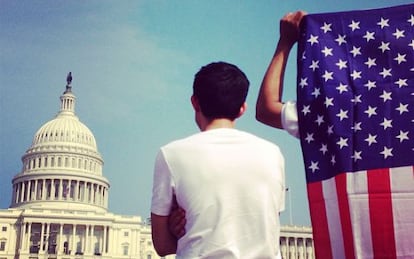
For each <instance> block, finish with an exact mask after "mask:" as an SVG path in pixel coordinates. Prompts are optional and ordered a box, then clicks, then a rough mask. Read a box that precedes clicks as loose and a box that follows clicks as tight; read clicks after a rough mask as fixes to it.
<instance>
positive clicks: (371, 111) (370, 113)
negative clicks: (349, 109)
mask: <svg viewBox="0 0 414 259" xmlns="http://www.w3.org/2000/svg"><path fill="white" fill-rule="evenodd" d="M364 113H366V114H368V118H371V116H373V115H377V107H371V106H369V105H368V109H366V110H365V111H364Z"/></svg>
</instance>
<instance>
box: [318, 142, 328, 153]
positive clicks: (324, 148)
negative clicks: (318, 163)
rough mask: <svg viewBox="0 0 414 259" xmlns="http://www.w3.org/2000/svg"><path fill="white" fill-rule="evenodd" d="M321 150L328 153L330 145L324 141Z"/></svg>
mask: <svg viewBox="0 0 414 259" xmlns="http://www.w3.org/2000/svg"><path fill="white" fill-rule="evenodd" d="M319 151H321V152H322V154H324V155H325V154H326V152H328V145H326V144H323V143H322V146H321V148H320V149H319Z"/></svg>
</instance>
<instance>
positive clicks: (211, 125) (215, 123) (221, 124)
mask: <svg viewBox="0 0 414 259" xmlns="http://www.w3.org/2000/svg"><path fill="white" fill-rule="evenodd" d="M235 124H236V122H235V121H234V120H229V119H213V120H211V121H209V122H208V123H207V124H206V125H205V127H204V128H203V129H201V131H206V130H212V129H219V128H234V127H235Z"/></svg>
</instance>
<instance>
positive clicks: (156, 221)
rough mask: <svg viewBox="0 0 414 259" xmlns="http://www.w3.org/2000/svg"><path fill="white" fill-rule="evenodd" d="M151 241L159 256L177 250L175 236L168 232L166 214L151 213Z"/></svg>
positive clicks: (173, 252)
mask: <svg viewBox="0 0 414 259" xmlns="http://www.w3.org/2000/svg"><path fill="white" fill-rule="evenodd" d="M151 229H152V242H153V244H154V248H155V251H157V253H158V255H159V256H166V255H169V254H175V253H176V252H177V238H176V237H175V236H174V235H173V234H172V233H171V232H170V230H169V227H168V216H159V215H156V214H153V213H151Z"/></svg>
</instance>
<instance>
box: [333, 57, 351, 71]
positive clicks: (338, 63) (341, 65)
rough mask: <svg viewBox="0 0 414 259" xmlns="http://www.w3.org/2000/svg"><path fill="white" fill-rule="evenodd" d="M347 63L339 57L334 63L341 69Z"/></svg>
mask: <svg viewBox="0 0 414 259" xmlns="http://www.w3.org/2000/svg"><path fill="white" fill-rule="evenodd" d="M347 63H348V61H346V60H342V59H339V61H338V62H337V63H336V64H335V65H337V66H338V68H339V70H341V69H343V68H347Z"/></svg>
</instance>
